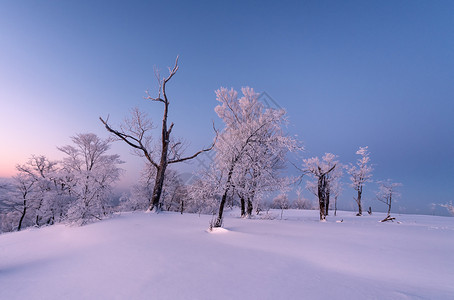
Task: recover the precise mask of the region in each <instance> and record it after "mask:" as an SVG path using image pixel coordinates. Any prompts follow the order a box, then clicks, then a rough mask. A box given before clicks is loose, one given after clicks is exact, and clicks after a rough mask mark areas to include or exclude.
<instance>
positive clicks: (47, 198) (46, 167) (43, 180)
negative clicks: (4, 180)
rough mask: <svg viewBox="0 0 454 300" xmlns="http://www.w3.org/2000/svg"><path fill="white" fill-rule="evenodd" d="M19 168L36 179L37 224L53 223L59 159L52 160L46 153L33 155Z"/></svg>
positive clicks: (30, 177) (35, 204)
mask: <svg viewBox="0 0 454 300" xmlns="http://www.w3.org/2000/svg"><path fill="white" fill-rule="evenodd" d="M16 168H17V170H18V171H19V172H20V173H21V174H24V175H25V176H27V177H29V179H30V180H31V181H34V182H35V183H34V209H33V211H34V213H35V215H36V216H35V224H34V225H36V226H40V225H41V224H42V223H43V222H44V223H45V224H53V222H54V219H55V216H54V213H55V211H54V201H56V195H55V187H56V177H57V173H58V169H57V161H50V160H49V159H48V158H47V157H46V156H44V155H38V156H36V155H32V157H31V158H30V159H29V160H28V162H27V163H25V164H23V165H18V166H17V167H16Z"/></svg>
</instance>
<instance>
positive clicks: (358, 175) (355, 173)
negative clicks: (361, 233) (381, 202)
mask: <svg viewBox="0 0 454 300" xmlns="http://www.w3.org/2000/svg"><path fill="white" fill-rule="evenodd" d="M367 148H368V147H367V146H366V147H360V148H359V150H358V151H356V154H358V155H360V156H361V157H360V158H359V159H358V160H357V161H356V165H352V164H350V166H349V167H348V168H347V173H348V174H349V175H350V181H351V184H350V186H351V187H353V188H354V189H355V191H356V192H357V196H356V198H355V201H356V203H357V204H358V214H357V216H362V214H363V209H362V206H361V197H362V194H363V187H364V185H365V184H366V182H369V181H370V178H371V177H372V171H373V168H372V166H371V165H370V156H369V155H370V154H369V151H368V149H367Z"/></svg>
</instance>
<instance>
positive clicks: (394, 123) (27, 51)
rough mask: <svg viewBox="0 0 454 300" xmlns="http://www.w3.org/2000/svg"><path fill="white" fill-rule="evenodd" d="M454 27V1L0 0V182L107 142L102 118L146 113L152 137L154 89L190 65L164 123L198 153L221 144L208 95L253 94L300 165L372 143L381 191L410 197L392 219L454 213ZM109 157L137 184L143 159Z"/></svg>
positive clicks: (156, 114) (348, 156)
mask: <svg viewBox="0 0 454 300" xmlns="http://www.w3.org/2000/svg"><path fill="white" fill-rule="evenodd" d="M453 15H454V2H452V1H376V2H372V1H295V2H277V1H269V2H268V1H257V2H253V1H241V2H240V1H238V2H236V1H235V2H227V1H200V2H196V3H193V2H189V1H181V2H177V1H159V2H158V1H156V2H155V1H127V2H126V1H2V2H1V3H0V101H1V110H0V128H1V132H2V143H1V148H0V176H8V175H11V174H12V173H13V172H14V166H15V164H17V163H24V162H25V161H26V160H27V158H28V157H30V156H31V155H32V154H45V155H47V156H48V157H50V158H54V159H59V158H61V154H60V153H58V151H57V150H56V146H61V145H65V144H68V143H69V142H70V138H69V137H70V136H72V135H74V134H76V133H81V132H94V133H96V134H98V135H100V136H102V137H107V132H106V131H105V130H104V128H103V127H102V126H101V123H100V122H99V120H98V117H99V116H104V117H105V116H107V115H110V120H111V121H112V123H114V124H115V123H117V124H118V123H119V122H120V121H121V120H122V119H123V118H124V117H126V116H127V115H128V111H129V109H131V108H133V107H136V106H138V107H140V108H141V109H143V110H145V111H147V112H148V113H149V114H150V116H151V117H152V119H153V120H155V123H156V124H158V123H159V120H160V118H161V107H160V106H159V105H158V104H156V103H147V102H146V101H145V100H143V96H144V95H145V93H144V91H145V90H147V89H150V90H151V91H153V90H156V81H155V77H154V73H153V67H154V66H157V67H158V68H159V69H161V72H162V75H166V74H167V67H168V66H171V65H173V63H174V60H175V57H176V56H177V55H180V64H179V65H180V70H179V72H178V74H177V75H176V76H175V77H174V79H172V82H171V83H170V84H169V87H168V91H169V96H170V97H171V99H172V100H171V101H172V104H171V112H170V118H171V120H172V121H174V122H175V124H176V125H175V129H174V133H175V134H176V135H178V136H181V137H184V138H185V139H186V140H188V141H190V143H191V146H190V147H189V151H191V150H196V149H198V148H200V147H202V146H206V145H209V143H210V142H211V139H212V135H213V133H212V129H211V121H212V120H215V121H217V122H218V120H217V116H216V115H215V113H214V111H213V109H214V107H215V105H216V101H215V95H214V90H216V89H217V88H219V87H221V86H225V87H234V88H236V89H240V88H241V87H242V86H251V87H253V88H254V89H255V90H257V91H259V92H262V91H266V92H267V93H268V94H269V95H270V96H271V97H272V98H273V99H274V100H275V101H276V102H277V103H278V104H279V105H280V106H281V107H284V108H286V109H287V111H288V115H289V119H290V122H291V123H290V125H289V128H288V131H289V133H290V134H297V135H298V137H299V138H300V139H301V140H302V142H303V143H304V145H305V147H306V152H305V153H303V157H310V156H321V155H323V153H325V152H332V153H334V154H337V155H339V158H340V160H341V161H342V162H344V163H348V162H353V161H354V160H355V159H356V157H355V154H354V153H355V151H356V149H357V148H358V147H359V146H366V145H368V146H369V149H370V152H371V159H372V162H373V163H374V164H375V172H374V179H376V180H379V179H386V178H392V179H394V180H395V181H398V182H402V183H403V184H404V187H403V188H402V198H401V200H400V201H399V202H398V203H397V204H396V210H397V209H399V208H400V209H405V210H406V211H408V212H425V213H428V212H429V207H430V205H429V204H430V203H432V202H435V203H445V202H447V201H451V200H454V199H453V198H454V196H453V194H454V158H453V157H452V154H453V153H454V124H453V121H452V116H453V114H454V100H453V98H454V97H453V96H454V18H453ZM113 151H115V152H118V153H119V154H120V155H121V157H122V159H123V160H125V161H127V164H126V165H125V168H126V169H127V172H126V175H125V178H124V179H123V183H124V184H128V183H130V182H132V181H134V180H135V179H136V178H137V173H138V170H139V169H140V164H141V163H140V160H139V159H137V158H134V157H133V156H132V155H131V154H130V151H129V149H128V148H127V147H126V146H125V145H121V144H116V145H114V146H113ZM195 167H196V164H192V165H189V166H187V165H186V166H183V167H182V169H183V170H184V171H189V170H191V169H193V168H195ZM289 172H290V173H294V172H292V171H289ZM345 179H347V178H345ZM375 189H376V186H375V185H374V184H370V187H369V190H368V191H367V193H368V194H367V198H368V199H369V200H368V201H369V202H368V203H370V204H371V205H372V206H373V207H374V208H375V207H377V209H379V208H381V207H380V204H379V203H377V201H374V200H373V193H372V192H373V190H375ZM353 194H354V193H353V190H351V189H350V188H349V187H348V186H345V191H344V194H343V196H342V199H343V200H342V199H341V201H343V202H344V203H345V205H346V206H348V205H351V202H352V200H351V199H352V197H353ZM347 203H348V204H347ZM367 205H368V204H367Z"/></svg>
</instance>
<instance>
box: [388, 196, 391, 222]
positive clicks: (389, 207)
mask: <svg viewBox="0 0 454 300" xmlns="http://www.w3.org/2000/svg"><path fill="white" fill-rule="evenodd" d="M390 215H391V195H389V204H388V217H389V216H390Z"/></svg>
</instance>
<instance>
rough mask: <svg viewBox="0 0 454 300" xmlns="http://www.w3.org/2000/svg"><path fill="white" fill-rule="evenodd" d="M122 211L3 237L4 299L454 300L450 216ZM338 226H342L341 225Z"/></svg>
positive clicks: (0, 286)
mask: <svg viewBox="0 0 454 300" xmlns="http://www.w3.org/2000/svg"><path fill="white" fill-rule="evenodd" d="M271 213H272V214H274V215H276V216H277V218H276V219H274V220H259V219H240V218H238V217H237V215H238V214H237V212H230V211H227V213H226V215H227V216H226V218H225V228H224V229H222V230H217V231H215V232H213V233H208V232H207V231H206V229H207V227H208V223H209V220H210V219H211V217H210V216H200V217H199V216H197V215H191V214H185V215H179V214H173V213H162V214H158V215H156V214H146V213H127V214H121V215H119V216H115V217H114V218H112V219H109V220H105V221H102V222H99V223H95V224H91V225H88V226H84V227H69V226H64V225H58V226H52V227H48V228H42V229H28V230H25V231H23V232H19V233H7V234H3V235H0V299H325V300H326V299H380V300H382V299H454V218H449V217H434V216H420V215H395V216H396V217H397V221H399V223H398V222H394V223H379V222H378V221H379V220H380V219H382V218H383V217H384V215H383V214H379V213H376V214H374V215H372V216H368V215H366V216H363V217H355V216H354V213H352V212H340V213H339V216H338V217H332V216H330V217H328V221H327V222H324V223H321V222H319V221H318V220H317V218H318V215H317V214H318V212H317V211H298V210H288V211H285V212H284V219H283V220H280V215H279V211H274V212H271ZM340 220H343V222H340Z"/></svg>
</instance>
